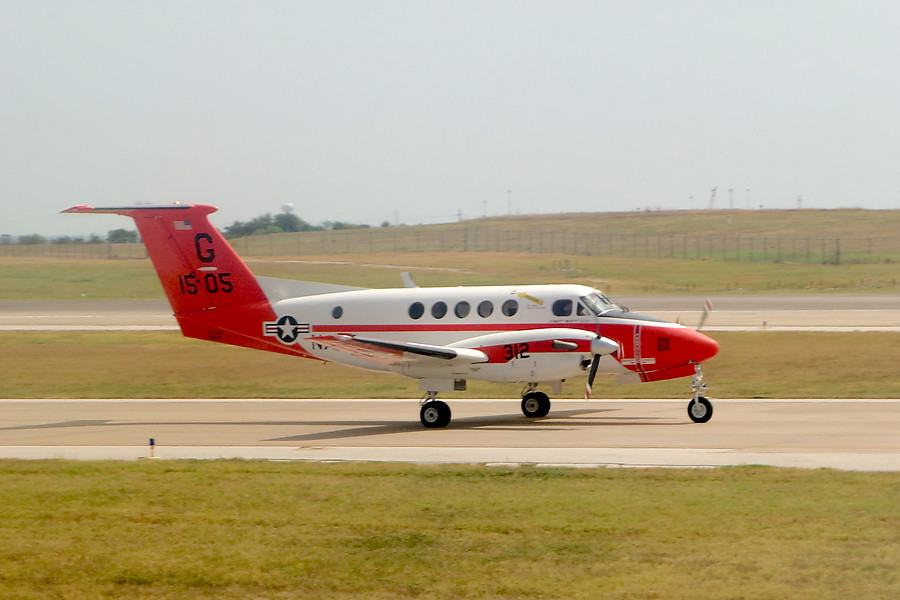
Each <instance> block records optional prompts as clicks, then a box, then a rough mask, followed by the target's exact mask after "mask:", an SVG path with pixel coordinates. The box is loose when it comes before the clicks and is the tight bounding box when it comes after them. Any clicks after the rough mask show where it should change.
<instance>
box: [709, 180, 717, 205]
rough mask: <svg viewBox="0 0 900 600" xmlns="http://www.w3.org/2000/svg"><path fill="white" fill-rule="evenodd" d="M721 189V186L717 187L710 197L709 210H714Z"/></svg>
mask: <svg viewBox="0 0 900 600" xmlns="http://www.w3.org/2000/svg"><path fill="white" fill-rule="evenodd" d="M717 189H719V186H716V187H714V188H713V189H712V194H711V195H710V196H709V210H712V209H713V208H715V206H716V190H717Z"/></svg>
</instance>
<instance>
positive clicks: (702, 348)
mask: <svg viewBox="0 0 900 600" xmlns="http://www.w3.org/2000/svg"><path fill="white" fill-rule="evenodd" d="M685 334H686V335H685V337H686V340H685V341H686V342H687V352H688V354H689V355H690V358H691V360H692V361H694V362H695V363H701V362H703V361H705V360H709V359H710V358H712V357H713V356H715V355H716V354H718V352H719V342H717V341H716V340H714V339H712V338H711V337H709V336H706V335H703V334H702V333H700V332H699V331H694V330H693V329H687V330H686V331H685Z"/></svg>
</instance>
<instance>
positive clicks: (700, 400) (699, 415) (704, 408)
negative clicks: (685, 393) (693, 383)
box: [688, 396, 713, 423]
mask: <svg viewBox="0 0 900 600" xmlns="http://www.w3.org/2000/svg"><path fill="white" fill-rule="evenodd" d="M712 413H713V408H712V404H711V403H710V401H709V400H707V399H706V398H704V397H703V396H697V399H696V400H691V401H690V403H689V404H688V416H689V417H690V418H691V421H693V422H694V423H706V422H707V421H709V420H710V419H711V418H712Z"/></svg>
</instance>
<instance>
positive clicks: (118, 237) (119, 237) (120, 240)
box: [106, 229, 138, 244]
mask: <svg viewBox="0 0 900 600" xmlns="http://www.w3.org/2000/svg"><path fill="white" fill-rule="evenodd" d="M106 241H107V242H109V243H110V244H133V243H135V242H137V241H138V234H137V231H129V230H127V229H113V230H111V231H109V232H107V234H106Z"/></svg>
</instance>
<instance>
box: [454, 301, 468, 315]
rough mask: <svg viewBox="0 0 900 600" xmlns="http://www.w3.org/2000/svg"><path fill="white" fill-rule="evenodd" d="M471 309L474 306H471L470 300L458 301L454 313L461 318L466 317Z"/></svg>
mask: <svg viewBox="0 0 900 600" xmlns="http://www.w3.org/2000/svg"><path fill="white" fill-rule="evenodd" d="M470 310H472V307H471V306H469V303H468V302H466V301H465V300H463V301H462V302H457V303H456V308H454V309H453V313H454V314H455V315H456V316H457V317H459V318H460V319H465V318H466V317H468V316H469V311H470Z"/></svg>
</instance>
